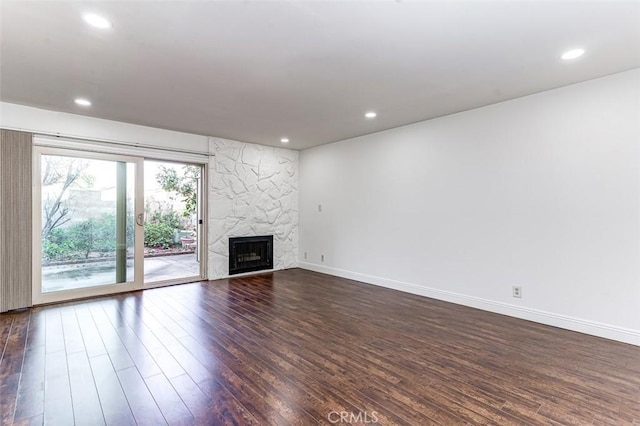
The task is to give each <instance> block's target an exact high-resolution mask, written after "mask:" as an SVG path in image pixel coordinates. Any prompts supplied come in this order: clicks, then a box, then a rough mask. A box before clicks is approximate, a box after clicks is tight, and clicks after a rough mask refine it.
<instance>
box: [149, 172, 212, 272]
mask: <svg viewBox="0 0 640 426" xmlns="http://www.w3.org/2000/svg"><path fill="white" fill-rule="evenodd" d="M144 169H145V176H144V179H145V202H144V210H145V227H144V230H145V231H144V282H145V284H151V285H157V284H158V283H173V282H185V281H194V280H198V279H200V276H201V267H200V258H199V256H198V253H199V252H200V250H201V247H200V244H199V238H198V232H199V231H198V228H199V219H200V213H199V212H200V209H199V204H200V203H199V199H200V195H199V194H200V190H201V188H200V184H199V180H200V176H201V173H202V166H200V165H193V164H186V163H178V162H169V161H156V160H145V162H144Z"/></svg>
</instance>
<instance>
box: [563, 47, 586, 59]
mask: <svg viewBox="0 0 640 426" xmlns="http://www.w3.org/2000/svg"><path fill="white" fill-rule="evenodd" d="M582 55H584V49H571V50H567V51H566V52H564V53H563V54H562V56H561V57H562V59H563V60H565V61H570V60H572V59H577V58H579V57H580V56H582Z"/></svg>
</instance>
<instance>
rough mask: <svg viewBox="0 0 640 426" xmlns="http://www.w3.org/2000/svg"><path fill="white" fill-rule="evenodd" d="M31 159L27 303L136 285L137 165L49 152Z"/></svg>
mask: <svg viewBox="0 0 640 426" xmlns="http://www.w3.org/2000/svg"><path fill="white" fill-rule="evenodd" d="M36 154H37V155H36V158H37V162H36V168H37V169H39V174H40V176H39V185H37V190H36V191H34V193H35V194H36V196H37V198H38V199H36V200H35V202H36V205H37V206H38V207H39V209H38V213H39V217H35V218H34V221H37V220H38V219H39V222H40V223H39V228H40V229H39V230H40V238H39V243H40V244H39V247H38V248H39V249H40V251H41V256H40V257H39V262H38V263H39V265H38V267H39V268H38V270H34V272H35V275H36V276H35V277H34V278H39V280H38V281H39V284H40V285H39V288H34V290H36V291H35V292H34V293H36V294H34V302H36V303H38V302H47V301H57V300H67V299H73V298H77V297H87V296H92V295H98V294H108V293H112V292H118V291H126V290H129V289H135V288H139V287H141V282H140V280H136V276H137V275H141V272H142V271H141V270H140V271H137V269H138V268H141V267H142V265H141V264H139V263H137V262H136V258H137V257H141V256H140V255H139V254H138V252H140V248H141V247H142V244H141V243H142V242H141V241H140V239H141V235H142V229H141V228H142V227H141V226H137V225H136V218H138V215H139V214H140V213H141V212H139V210H140V204H141V203H140V202H139V198H140V197H139V196H138V194H137V193H136V192H140V191H141V182H140V181H139V178H138V174H140V172H141V170H139V168H140V167H141V166H142V162H141V160H140V159H137V158H130V157H122V156H114V155H106V154H92V153H91V154H90V153H79V152H76V151H67V150H60V149H53V148H38V149H37V151H36ZM38 213H36V215H38ZM137 228H140V229H137ZM139 247H140V248H139Z"/></svg>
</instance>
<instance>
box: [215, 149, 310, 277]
mask: <svg viewBox="0 0 640 426" xmlns="http://www.w3.org/2000/svg"><path fill="white" fill-rule="evenodd" d="M209 153H210V155H211V156H210V159H209V176H208V178H209V194H208V195H209V201H208V202H209V212H208V214H209V222H208V227H209V229H208V233H209V241H208V243H209V246H208V256H209V270H208V278H209V279H218V278H225V277H228V276H229V238H231V237H251V236H256V235H273V263H274V265H273V269H286V268H292V267H295V266H296V257H297V252H298V152H297V151H294V150H290V149H283V148H275V147H268V146H262V145H255V144H250V143H243V142H237V141H230V140H225V139H220V138H209Z"/></svg>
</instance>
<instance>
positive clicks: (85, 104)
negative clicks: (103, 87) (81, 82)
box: [74, 98, 91, 107]
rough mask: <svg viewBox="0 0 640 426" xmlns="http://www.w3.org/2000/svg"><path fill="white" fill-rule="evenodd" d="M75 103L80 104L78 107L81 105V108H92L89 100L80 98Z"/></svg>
mask: <svg viewBox="0 0 640 426" xmlns="http://www.w3.org/2000/svg"><path fill="white" fill-rule="evenodd" d="M74 102H75V103H76V104H78V105H81V106H87V107H88V106H91V101H89V100H87V99H81V98H78V99H75V100H74Z"/></svg>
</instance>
